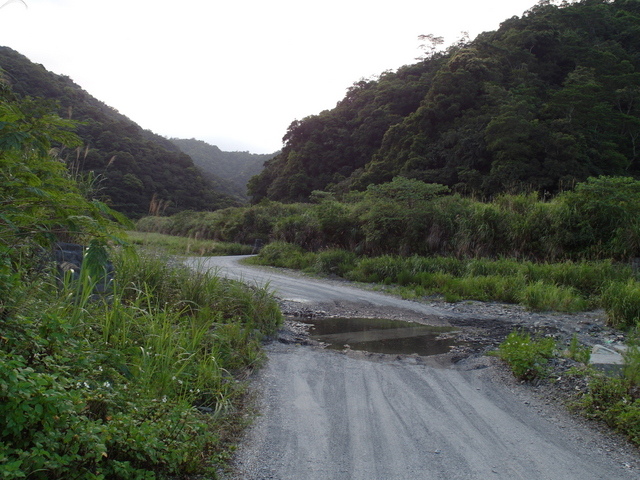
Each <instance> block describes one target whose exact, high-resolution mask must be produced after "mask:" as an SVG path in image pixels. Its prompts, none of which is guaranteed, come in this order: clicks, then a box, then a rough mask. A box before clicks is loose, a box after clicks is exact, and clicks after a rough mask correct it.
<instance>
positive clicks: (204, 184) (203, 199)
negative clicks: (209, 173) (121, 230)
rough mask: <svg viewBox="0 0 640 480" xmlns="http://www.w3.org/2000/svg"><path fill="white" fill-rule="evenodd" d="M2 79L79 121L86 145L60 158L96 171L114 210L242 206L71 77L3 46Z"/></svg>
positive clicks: (174, 150)
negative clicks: (48, 69) (53, 103)
mask: <svg viewBox="0 0 640 480" xmlns="http://www.w3.org/2000/svg"><path fill="white" fill-rule="evenodd" d="M0 75H1V76H2V80H3V81H4V82H5V83H7V84H9V85H10V87H11V88H12V90H13V92H14V93H16V94H18V95H20V96H22V97H34V98H41V99H45V100H46V101H49V102H55V103H57V106H56V107H55V108H56V110H57V111H58V112H59V114H60V116H62V117H64V118H71V119H73V120H75V121H79V122H80V123H79V125H78V127H77V130H76V132H77V134H78V135H79V136H80V138H81V139H82V141H83V142H84V145H83V146H82V147H80V148H79V149H77V150H74V151H66V152H65V151H63V152H62V153H61V157H62V158H66V159H67V160H68V161H69V162H70V163H72V167H73V168H74V169H75V170H76V171H80V172H89V171H92V172H94V174H95V175H96V178H97V180H96V185H97V186H98V188H100V193H101V194H102V195H103V196H104V197H105V198H106V199H107V201H108V203H110V205H111V206H112V207H113V208H114V209H115V210H117V211H120V212H122V213H125V214H127V215H129V216H132V217H138V216H142V215H145V214H147V213H148V212H149V211H150V207H151V208H152V209H156V211H158V210H161V211H164V212H166V213H175V212H178V211H181V210H216V209H218V208H222V207H227V206H230V205H235V204H237V200H235V199H233V198H231V197H230V196H229V195H226V194H224V193H220V192H218V191H216V190H215V187H214V186H213V185H212V183H211V182H210V181H209V180H208V179H206V178H205V177H204V175H203V174H202V173H201V172H200V171H199V170H198V169H197V168H196V167H195V166H194V164H193V161H192V160H191V158H190V157H189V156H188V155H186V154H185V153H183V152H181V151H180V150H179V149H178V148H177V147H176V146H175V145H174V144H173V143H171V142H170V141H169V140H167V139H166V138H163V137H161V136H159V135H156V134H154V133H152V132H150V131H148V130H143V129H142V128H141V127H140V126H138V125H137V124H136V123H134V122H133V121H131V120H130V119H128V118H127V117H126V116H124V115H122V114H120V113H118V112H117V111H116V110H115V109H113V108H111V107H109V106H107V105H105V104H104V103H102V102H100V101H99V100H97V99H95V98H94V97H92V96H91V95H89V94H88V93H87V92H85V91H84V90H83V89H82V88H80V87H79V86H78V85H76V84H75V83H74V82H73V81H72V80H71V79H70V78H69V77H66V76H62V75H57V74H54V73H52V72H49V71H47V70H46V69H45V68H44V67H43V66H42V65H39V64H34V63H33V62H31V61H30V60H29V59H28V58H26V57H25V56H23V55H21V54H19V53H18V52H16V51H14V50H12V49H10V48H8V47H0Z"/></svg>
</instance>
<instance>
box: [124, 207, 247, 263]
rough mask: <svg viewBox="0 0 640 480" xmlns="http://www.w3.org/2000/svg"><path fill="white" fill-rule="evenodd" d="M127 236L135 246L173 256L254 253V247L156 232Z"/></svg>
mask: <svg viewBox="0 0 640 480" xmlns="http://www.w3.org/2000/svg"><path fill="white" fill-rule="evenodd" d="M149 218H155V217H149ZM161 218H162V217H161ZM127 236H128V239H129V241H130V242H131V243H133V244H134V245H139V246H141V247H143V248H145V249H147V250H152V251H161V252H163V253H167V254H172V255H193V256H195V255H199V256H214V255H250V254H251V253H253V252H254V247H253V245H243V244H240V243H230V242H220V241H217V240H207V239H201V238H191V237H181V236H177V235H166V234H162V233H156V232H143V231H129V232H128V233H127Z"/></svg>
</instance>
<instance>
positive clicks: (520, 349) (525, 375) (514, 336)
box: [497, 331, 556, 381]
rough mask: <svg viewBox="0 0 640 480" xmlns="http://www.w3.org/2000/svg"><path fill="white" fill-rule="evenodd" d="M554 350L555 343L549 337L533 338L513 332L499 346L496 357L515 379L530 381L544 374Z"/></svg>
mask: <svg viewBox="0 0 640 480" xmlns="http://www.w3.org/2000/svg"><path fill="white" fill-rule="evenodd" d="M555 349H556V341H555V339H553V338H551V337H546V338H533V337H532V336H531V334H529V333H525V332H518V331H514V332H511V333H510V334H509V335H508V336H507V338H506V339H505V340H504V342H502V343H501V344H500V346H499V347H498V350H497V355H498V356H499V357H500V358H501V359H502V360H504V361H505V362H507V364H508V365H509V367H511V370H512V371H513V374H514V375H515V376H516V377H517V378H519V379H521V380H527V381H531V380H535V379H536V378H539V377H543V376H544V375H545V374H546V372H547V367H548V362H549V359H550V358H552V357H553V355H554V352H555Z"/></svg>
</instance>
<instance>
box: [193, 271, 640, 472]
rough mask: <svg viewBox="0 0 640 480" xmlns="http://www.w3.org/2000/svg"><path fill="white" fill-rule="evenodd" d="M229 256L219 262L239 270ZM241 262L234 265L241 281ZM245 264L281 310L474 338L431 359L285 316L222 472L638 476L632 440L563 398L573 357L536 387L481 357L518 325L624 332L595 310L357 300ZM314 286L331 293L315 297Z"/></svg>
mask: <svg viewBox="0 0 640 480" xmlns="http://www.w3.org/2000/svg"><path fill="white" fill-rule="evenodd" d="M236 261H237V259H234V260H229V263H224V265H226V266H224V267H222V266H220V265H221V264H220V263H217V265H218V266H217V267H215V268H219V269H222V268H225V269H234V268H236V267H234V266H233V264H234V263H235V262H236ZM215 262H226V260H216V261H215ZM213 265H216V263H213V264H209V265H208V266H207V267H204V266H203V265H201V267H204V268H213ZM238 268H240V267H238ZM247 268H248V267H241V268H240V270H236V274H238V272H240V271H241V272H242V273H240V274H239V275H240V276H242V277H243V278H244V280H245V281H246V280H247V275H248V273H247V270H245V269H247ZM250 270H251V271H252V272H254V273H252V275H253V274H255V271H257V270H261V271H262V272H263V274H264V275H266V276H267V277H268V278H269V280H268V281H269V282H270V285H271V287H272V288H273V289H274V290H275V291H276V295H277V296H279V298H280V299H281V307H282V309H283V311H284V312H285V313H286V314H291V315H298V316H305V315H316V316H341V317H349V316H352V317H361V318H362V317H384V318H393V319H402V320H413V321H418V322H420V323H430V324H435V325H442V324H450V325H453V326H455V327H457V328H458V329H459V330H460V334H459V335H460V336H461V337H463V338H465V339H467V340H468V341H469V342H468V346H466V347H460V348H458V349H456V350H454V351H453V352H451V353H450V354H446V355H439V356H431V357H419V356H416V355H381V354H368V353H366V352H356V351H350V350H346V351H343V352H335V351H330V350H326V349H324V348H322V346H321V345H318V344H315V342H313V341H311V340H310V339H309V337H308V336H307V334H306V331H305V328H304V326H303V325H301V324H300V323H299V322H297V321H296V320H295V319H290V320H289V321H287V322H286V323H285V325H284V327H283V329H282V330H281V331H280V332H279V334H278V336H277V338H274V339H273V340H272V341H271V342H270V343H269V344H268V345H266V347H265V348H266V353H267V359H268V360H267V363H266V365H265V367H264V368H263V369H262V370H260V371H258V372H256V373H255V374H254V376H253V378H252V381H251V387H250V390H251V392H252V394H253V398H254V399H255V405H256V409H257V411H259V415H258V416H257V417H256V418H255V421H254V423H253V425H252V426H251V427H250V428H248V429H247V431H246V433H245V435H244V437H243V439H242V441H241V442H240V444H239V446H238V449H237V452H236V454H235V456H234V459H233V463H232V470H231V471H229V472H226V473H225V474H224V475H223V477H224V478H225V479H228V480H240V479H243V480H254V479H255V480H257V479H279V480H289V479H292V480H293V479H301V478H304V479H310V480H313V479H318V480H319V479H329V478H330V479H345V480H346V479H362V480H375V479H380V480H400V479H403V480H407V479H415V478H421V479H442V480H444V479H504V480H507V479H508V480H511V479H515V478H522V479H533V478H535V479H573V478H579V479H581V480H588V479H613V480H616V479H620V480H623V479H636V478H640V455H639V454H638V449H637V448H635V447H633V446H632V445H630V444H629V443H628V442H626V441H625V439H624V438H622V437H620V436H618V435H616V434H612V433H611V432H610V431H608V430H607V429H605V428H603V427H602V426H600V425H598V424H597V423H594V422H589V421H586V420H583V419H582V418H580V417H577V416H575V415H573V414H571V413H569V411H568V410H567V408H566V407H565V406H564V404H563V402H564V401H565V399H566V398H567V396H568V394H569V393H570V391H571V390H572V389H574V388H580V386H577V385H574V384H573V383H571V382H564V380H563V373H562V372H563V370H564V369H566V368H568V367H569V366H570V365H557V366H556V373H554V376H555V375H557V377H555V378H554V379H553V380H554V381H553V382H543V383H541V384H538V385H531V384H524V383H520V382H518V381H517V380H515V379H514V378H513V376H512V375H511V374H510V373H509V372H508V371H507V369H506V368H505V366H504V365H503V364H502V362H500V361H499V360H498V359H497V358H495V357H490V356H486V355H485V353H487V352H488V351H489V350H491V349H493V348H495V346H496V345H497V344H499V343H500V342H501V341H502V339H503V338H504V337H505V336H506V335H507V334H508V333H509V332H511V331H512V330H513V329H514V328H528V329H530V330H534V331H540V332H542V333H543V334H548V335H554V336H556V337H557V338H558V339H559V340H560V341H568V339H570V338H571V336H573V335H574V334H575V335H577V336H578V337H579V338H580V340H581V341H583V342H584V343H585V344H589V345H592V344H598V343H605V342H607V343H611V342H616V341H621V340H622V339H623V338H622V334H621V333H620V332H616V331H614V330H611V329H609V328H608V327H606V326H605V325H604V317H603V315H602V313H601V312H590V313H587V314H580V315H555V314H533V313H531V312H527V311H525V310H524V309H522V308H520V307H518V306H512V305H500V304H485V303H479V302H463V303H458V304H445V303H441V302H429V303H421V304H419V303H417V302H407V303H395V300H394V301H393V302H388V301H387V300H386V297H388V296H385V295H381V294H380V293H377V292H367V291H366V290H359V291H360V292H366V293H362V294H360V293H359V294H358V295H357V296H355V297H354V295H353V294H352V290H351V289H354V288H356V287H355V286H353V285H349V284H347V283H345V282H342V281H323V280H319V279H315V278H314V279H306V278H305V276H304V275H301V274H299V273H298V272H296V273H294V274H293V276H290V275H284V274H283V273H282V272H281V271H277V272H276V271H274V270H272V269H256V270H253V269H250ZM220 272H221V273H222V270H220ZM256 275H257V274H256ZM274 275H275V276H285V277H288V278H289V279H293V280H292V281H293V284H294V285H295V289H296V291H295V292H294V293H293V294H292V293H291V292H287V288H286V287H283V286H282V285H280V284H279V283H278V281H277V280H275V278H276V277H275V276H274ZM228 276H231V274H228ZM262 280H263V281H264V280H265V278H264V277H263V278H262ZM249 282H250V283H251V282H254V283H259V280H257V277H252V278H251V280H249ZM305 285H306V286H307V287H308V288H309V289H310V290H312V291H313V292H314V293H313V295H311V296H312V298H310V299H305V298H304V293H303V292H304V288H306V287H305ZM318 285H321V287H318ZM334 287H335V289H334ZM318 288H322V289H325V288H326V289H328V290H326V291H324V290H323V292H324V293H321V295H324V297H322V296H321V297H320V298H321V299H319V297H318V296H315V295H316V294H317V293H318ZM336 290H338V291H341V292H343V295H342V297H341V296H340V295H339V294H338V293H336ZM327 292H329V293H327ZM380 297H383V298H380ZM322 298H324V300H322ZM396 300H397V299H396ZM414 304H415V305H416V307H415V308H414Z"/></svg>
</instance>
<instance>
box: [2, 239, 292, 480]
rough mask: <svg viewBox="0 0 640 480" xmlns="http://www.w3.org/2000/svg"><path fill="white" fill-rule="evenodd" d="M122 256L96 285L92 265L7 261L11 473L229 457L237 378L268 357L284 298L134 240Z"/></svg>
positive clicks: (121, 469)
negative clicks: (266, 343)
mask: <svg viewBox="0 0 640 480" xmlns="http://www.w3.org/2000/svg"><path fill="white" fill-rule="evenodd" d="M113 260H114V264H115V269H116V278H115V280H114V282H113V284H112V285H111V288H110V290H109V292H108V294H104V295H101V296H96V294H94V293H93V292H94V290H93V287H94V285H95V284H96V282H97V280H98V278H97V277H95V276H94V277H93V278H92V276H91V274H89V273H82V275H81V276H80V279H79V280H76V281H73V280H71V278H70V277H66V278H65V280H64V281H62V282H60V281H57V280H56V279H55V277H54V276H53V275H48V274H45V273H44V272H39V273H38V274H36V275H34V274H29V272H23V274H22V275H15V274H13V273H11V272H10V270H9V269H6V268H5V269H1V271H0V275H1V276H2V280H3V298H2V302H1V304H0V326H1V329H0V331H1V332H2V334H1V335H2V336H1V339H0V434H1V440H2V441H1V442H0V465H2V467H0V470H1V472H2V478H3V479H18V478H30V479H66V478H76V479H152V478H157V479H163V478H190V477H191V476H193V477H194V478H195V476H198V478H202V477H201V475H207V478H215V477H216V470H217V468H219V466H220V465H221V464H223V463H224V460H225V459H226V458H227V456H228V453H227V450H226V447H225V439H224V438H223V436H222V432H224V431H229V430H230V428H229V424H230V423H231V424H233V423H237V421H236V420H234V418H233V413H234V411H235V408H236V405H237V404H238V402H239V401H240V400H241V398H242V393H243V385H242V383H241V382H240V383H239V382H238V381H237V380H238V379H239V378H241V377H242V376H243V375H244V374H245V373H246V372H247V370H248V369H251V368H254V367H255V366H257V365H259V364H260V362H261V360H262V353H261V348H260V340H261V338H262V336H263V335H268V334H271V333H273V332H274V331H275V329H276V328H277V326H278V325H279V323H280V322H281V314H280V311H279V309H278V306H277V304H276V302H275V301H274V300H273V298H272V297H271V296H270V295H269V294H268V293H267V292H264V291H262V290H257V289H251V288H248V287H245V286H243V285H240V284H237V283H233V282H228V281H225V280H222V279H220V278H218V277H216V276H213V275H210V274H198V275H196V274H194V273H193V272H191V271H188V270H186V269H183V268H174V267H170V266H169V265H168V263H167V262H166V261H164V260H163V259H161V258H151V257H144V256H141V255H139V254H137V253H136V252H135V251H133V250H130V249H128V250H122V251H120V252H119V253H118V254H117V255H115V256H114V258H113ZM97 271H98V270H97V269H95V268H88V267H87V266H86V265H83V268H82V272H97ZM25 292H29V295H28V296H25V295H24V293H25Z"/></svg>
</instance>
